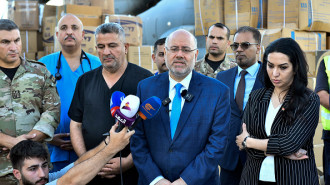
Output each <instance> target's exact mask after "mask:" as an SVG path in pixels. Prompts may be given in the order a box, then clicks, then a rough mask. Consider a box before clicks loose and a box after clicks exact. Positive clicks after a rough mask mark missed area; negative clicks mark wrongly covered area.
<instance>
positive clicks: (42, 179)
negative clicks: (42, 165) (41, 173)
mask: <svg viewBox="0 0 330 185" xmlns="http://www.w3.org/2000/svg"><path fill="white" fill-rule="evenodd" d="M41 181H46V182H48V181H49V180H48V178H46V177H42V178H40V179H39V180H38V181H37V182H36V184H37V183H39V182H41Z"/></svg>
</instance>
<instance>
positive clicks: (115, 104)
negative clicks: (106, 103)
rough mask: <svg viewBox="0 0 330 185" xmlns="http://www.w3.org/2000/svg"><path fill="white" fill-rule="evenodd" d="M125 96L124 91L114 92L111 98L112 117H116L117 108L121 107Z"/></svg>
mask: <svg viewBox="0 0 330 185" xmlns="http://www.w3.org/2000/svg"><path fill="white" fill-rule="evenodd" d="M124 98H125V94H124V93H123V92H120V91H115V92H113V93H112V95H111V99H110V111H111V116H112V117H114V114H115V112H116V110H117V109H119V108H120V104H121V102H122V101H123V99H124Z"/></svg>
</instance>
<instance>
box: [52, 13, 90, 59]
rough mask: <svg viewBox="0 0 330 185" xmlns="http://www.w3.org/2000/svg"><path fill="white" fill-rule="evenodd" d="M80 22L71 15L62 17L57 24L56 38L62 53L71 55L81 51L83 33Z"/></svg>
mask: <svg viewBox="0 0 330 185" xmlns="http://www.w3.org/2000/svg"><path fill="white" fill-rule="evenodd" d="M83 29H84V28H83V25H82V22H81V20H80V19H79V18H78V17H77V16H75V15H73V14H66V15H64V16H63V17H62V18H61V19H60V20H59V21H58V24H57V31H56V36H57V39H58V41H59V42H60V44H61V46H62V51H63V52H67V53H73V52H75V51H77V50H81V43H82V41H83V39H84V36H85V33H84V31H83Z"/></svg>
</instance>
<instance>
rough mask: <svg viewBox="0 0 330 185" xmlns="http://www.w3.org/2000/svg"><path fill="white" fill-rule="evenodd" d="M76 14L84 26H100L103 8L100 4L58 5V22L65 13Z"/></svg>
mask: <svg viewBox="0 0 330 185" xmlns="http://www.w3.org/2000/svg"><path fill="white" fill-rule="evenodd" d="M68 13H71V14H74V15H76V16H77V17H79V19H80V20H81V22H82V23H83V25H84V26H98V25H100V24H101V16H102V8H101V7H98V6H85V5H72V4H67V5H64V6H58V7H57V9H56V15H57V17H56V18H57V20H56V22H58V21H59V20H60V19H61V17H62V16H63V15H64V14H68Z"/></svg>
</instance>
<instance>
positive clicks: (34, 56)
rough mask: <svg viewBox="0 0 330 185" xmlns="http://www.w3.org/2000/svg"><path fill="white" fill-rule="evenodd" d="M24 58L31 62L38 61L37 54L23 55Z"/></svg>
mask: <svg viewBox="0 0 330 185" xmlns="http://www.w3.org/2000/svg"><path fill="white" fill-rule="evenodd" d="M23 58H25V59H29V60H36V53H34V52H33V53H23Z"/></svg>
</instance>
